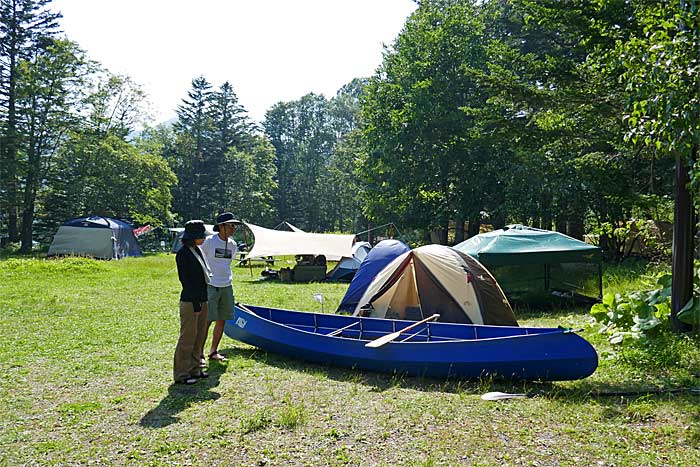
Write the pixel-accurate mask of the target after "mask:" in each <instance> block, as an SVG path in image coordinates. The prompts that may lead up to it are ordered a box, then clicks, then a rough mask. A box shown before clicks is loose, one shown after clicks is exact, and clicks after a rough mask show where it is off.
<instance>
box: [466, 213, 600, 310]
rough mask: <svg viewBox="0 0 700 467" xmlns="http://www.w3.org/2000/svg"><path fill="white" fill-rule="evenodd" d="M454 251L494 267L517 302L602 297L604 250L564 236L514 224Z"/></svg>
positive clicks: (512, 298)
mask: <svg viewBox="0 0 700 467" xmlns="http://www.w3.org/2000/svg"><path fill="white" fill-rule="evenodd" d="M454 248H455V249H456V250H459V251H461V252H462V253H466V254H468V255H469V256H471V257H472V258H476V259H478V260H479V262H481V263H482V264H483V265H485V266H486V267H487V268H489V271H491V273H492V274H493V275H494V277H496V279H497V280H498V282H499V283H500V284H501V286H502V287H503V290H504V291H505V293H506V295H507V296H508V297H509V298H510V299H511V300H518V301H521V302H534V301H538V300H540V299H542V298H543V297H551V296H566V297H578V298H582V299H593V300H600V299H601V297H602V262H603V254H602V251H601V249H600V248H598V247H597V246H593V245H589V244H587V243H584V242H582V241H580V240H576V239H575V238H571V237H569V236H567V235H564V234H561V233H559V232H552V231H549V230H541V229H535V228H533V227H527V226H524V225H520V224H513V225H509V226H506V227H505V228H503V229H499V230H494V231H493V232H487V233H483V234H480V235H476V236H474V237H472V238H470V239H468V240H466V241H464V242H462V243H460V244H458V245H455V246H454Z"/></svg>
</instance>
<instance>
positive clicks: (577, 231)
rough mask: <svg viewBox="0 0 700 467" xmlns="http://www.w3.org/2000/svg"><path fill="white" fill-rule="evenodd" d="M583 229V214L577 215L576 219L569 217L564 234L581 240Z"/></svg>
mask: <svg viewBox="0 0 700 467" xmlns="http://www.w3.org/2000/svg"><path fill="white" fill-rule="evenodd" d="M584 233H585V231H584V228H583V216H577V217H576V219H570V220H569V222H568V225H567V228H566V234H567V235H568V236H569V237H573V238H575V239H577V240H581V241H583V235H584Z"/></svg>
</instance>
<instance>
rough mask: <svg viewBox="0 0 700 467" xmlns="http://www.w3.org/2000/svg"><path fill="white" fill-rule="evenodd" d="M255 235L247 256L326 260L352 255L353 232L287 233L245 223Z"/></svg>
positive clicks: (335, 259)
mask: <svg viewBox="0 0 700 467" xmlns="http://www.w3.org/2000/svg"><path fill="white" fill-rule="evenodd" d="M245 226H246V227H248V228H249V229H250V231H251V232H252V233H253V237H255V243H254V244H253V248H252V249H251V250H250V252H249V253H248V255H247V257H248V258H264V257H267V256H296V255H316V256H318V255H324V256H325V257H326V259H327V260H329V261H338V260H339V259H340V258H342V257H352V244H353V242H354V240H355V235H353V234H350V235H338V234H321V233H308V232H301V231H295V232H287V231H284V230H272V229H266V228H264V227H260V226H257V225H254V224H249V223H247V222H246V223H245Z"/></svg>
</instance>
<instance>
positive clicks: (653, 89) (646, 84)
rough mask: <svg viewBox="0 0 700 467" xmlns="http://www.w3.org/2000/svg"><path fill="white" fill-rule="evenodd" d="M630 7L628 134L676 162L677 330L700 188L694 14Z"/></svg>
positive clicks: (687, 291) (679, 6)
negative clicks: (633, 31)
mask: <svg viewBox="0 0 700 467" xmlns="http://www.w3.org/2000/svg"><path fill="white" fill-rule="evenodd" d="M635 6H636V7H637V9H636V11H635V13H636V15H637V17H638V18H639V21H640V23H641V24H642V26H643V34H639V35H635V36H632V37H630V38H629V39H628V40H626V41H620V43H619V45H618V48H617V53H618V56H619V57H620V58H621V60H622V63H623V64H624V67H625V73H624V74H623V76H622V79H623V80H624V82H625V83H626V85H627V90H628V91H629V92H630V93H631V99H630V106H629V112H628V114H627V116H626V117H627V122H628V123H629V126H630V132H629V134H628V137H629V138H630V139H631V140H632V141H633V142H639V141H642V142H643V143H644V144H646V145H654V146H655V147H656V148H657V149H658V150H659V151H661V152H663V153H664V154H666V155H667V156H668V158H669V159H675V162H676V177H675V212H674V239H673V240H674V241H673V290H672V297H671V298H672V305H671V318H672V323H673V326H674V328H675V329H677V330H679V329H681V327H682V326H681V324H680V323H679V321H678V319H677V318H676V316H677V314H678V312H679V311H680V310H681V309H682V308H683V307H684V306H685V304H686V303H687V302H688V301H690V299H691V298H692V294H693V278H692V277H693V274H692V271H693V258H692V252H693V227H694V224H695V223H696V222H697V220H695V221H694V220H693V207H692V199H693V198H694V199H695V200H696V206H697V199H698V193H699V192H700V162H699V158H698V151H699V150H700V62H699V61H698V47H699V46H700V19H699V17H698V5H697V2H695V1H684V0H681V1H680V2H677V3H676V2H672V3H668V2H660V1H651V0H649V1H639V2H635ZM693 194H694V195H695V196H693Z"/></svg>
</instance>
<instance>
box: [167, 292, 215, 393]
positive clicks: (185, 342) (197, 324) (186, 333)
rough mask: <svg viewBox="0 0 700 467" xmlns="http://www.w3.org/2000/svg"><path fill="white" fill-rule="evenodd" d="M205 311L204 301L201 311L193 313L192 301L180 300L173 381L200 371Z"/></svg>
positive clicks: (205, 336) (205, 318)
mask: <svg viewBox="0 0 700 467" xmlns="http://www.w3.org/2000/svg"><path fill="white" fill-rule="evenodd" d="M207 311H208V310H207V304H206V303H202V311H200V312H199V313H195V312H194V307H193V305H192V302H180V339H178V341H177V347H175V359H174V363H173V378H175V381H184V380H186V379H187V378H191V377H194V376H197V375H198V374H199V373H200V372H201V371H202V370H201V368H200V367H199V358H200V355H202V350H203V349H204V342H205V341H206V340H207Z"/></svg>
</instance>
